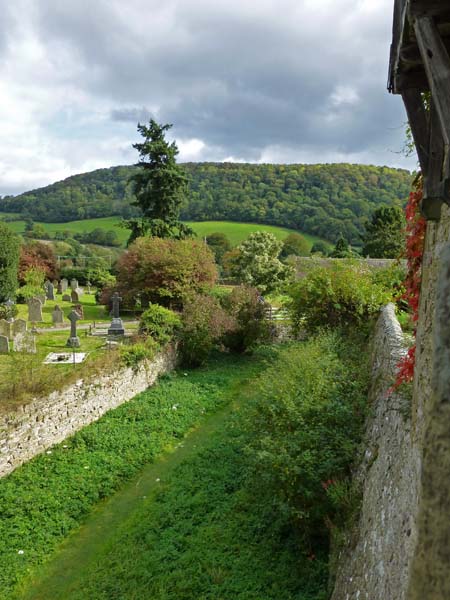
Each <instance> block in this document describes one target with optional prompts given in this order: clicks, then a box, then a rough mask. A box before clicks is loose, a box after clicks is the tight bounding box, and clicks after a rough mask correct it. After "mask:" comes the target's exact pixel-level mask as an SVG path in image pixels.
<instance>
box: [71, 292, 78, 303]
mask: <svg viewBox="0 0 450 600" xmlns="http://www.w3.org/2000/svg"><path fill="white" fill-rule="evenodd" d="M79 300H80V295H79V294H78V292H77V290H72V291H71V293H70V301H71V302H78V301H79Z"/></svg>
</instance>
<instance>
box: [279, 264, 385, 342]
mask: <svg viewBox="0 0 450 600" xmlns="http://www.w3.org/2000/svg"><path fill="white" fill-rule="evenodd" d="M291 296H292V303H291V305H290V310H291V316H292V321H293V323H294V325H296V326H297V327H299V326H300V325H304V326H305V327H306V328H308V329H310V330H311V329H315V328H317V327H323V326H327V325H331V326H340V325H348V324H351V323H356V324H360V323H363V322H365V321H367V319H369V318H370V317H371V316H373V315H375V314H376V313H377V312H378V310H379V309H380V307H381V306H382V305H383V304H386V303H387V302H389V301H390V300H391V299H392V292H388V291H387V290H386V289H385V287H384V285H381V284H380V283H377V282H375V281H374V280H373V276H372V272H371V270H370V269H369V268H368V267H367V265H365V264H364V263H362V262H361V261H344V260H340V261H332V262H331V264H328V265H326V266H316V267H314V268H313V269H311V270H310V271H309V272H308V273H307V274H306V276H305V277H304V278H303V279H301V280H300V281H299V282H298V283H296V284H294V286H292V288H291Z"/></svg>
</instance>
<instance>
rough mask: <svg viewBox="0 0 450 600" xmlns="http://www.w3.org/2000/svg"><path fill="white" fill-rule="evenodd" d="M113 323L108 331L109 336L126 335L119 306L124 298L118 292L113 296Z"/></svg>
mask: <svg viewBox="0 0 450 600" xmlns="http://www.w3.org/2000/svg"><path fill="white" fill-rule="evenodd" d="M111 300H112V306H113V308H112V321H111V326H110V328H109V329H108V335H123V334H124V333H125V328H124V326H123V323H122V319H121V318H120V311H119V304H120V301H121V300H122V298H121V297H120V296H119V294H118V293H117V292H114V294H113V295H112V298H111Z"/></svg>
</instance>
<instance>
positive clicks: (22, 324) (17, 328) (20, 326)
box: [11, 319, 27, 338]
mask: <svg viewBox="0 0 450 600" xmlns="http://www.w3.org/2000/svg"><path fill="white" fill-rule="evenodd" d="M11 329H12V337H13V338H15V337H16V335H18V334H19V333H25V331H26V330H27V322H26V321H25V319H16V320H15V321H14V322H13V323H12V325H11Z"/></svg>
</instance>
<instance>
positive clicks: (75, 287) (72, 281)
mask: <svg viewBox="0 0 450 600" xmlns="http://www.w3.org/2000/svg"><path fill="white" fill-rule="evenodd" d="M70 287H71V288H72V289H73V290H76V289H77V287H78V280H77V279H72V280H71V281H70Z"/></svg>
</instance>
